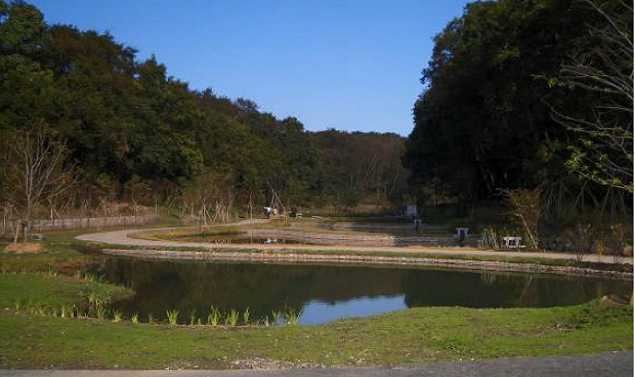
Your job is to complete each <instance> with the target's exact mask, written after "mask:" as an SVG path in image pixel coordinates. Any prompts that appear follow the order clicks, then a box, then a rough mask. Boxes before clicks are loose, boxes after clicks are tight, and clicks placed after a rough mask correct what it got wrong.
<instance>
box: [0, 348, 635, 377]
mask: <svg viewBox="0 0 635 377" xmlns="http://www.w3.org/2000/svg"><path fill="white" fill-rule="evenodd" d="M115 376H121V377H133V376H135V377H136V376H140V377H269V376H272V377H273V376H280V377H291V376H298V377H352V376H361V377H415V376H421V377H432V376H438V377H490V376H492V377H499V376H500V377H507V376H517V377H539V376H540V377H542V376H558V377H587V376H588V377H630V376H633V352H632V351H626V352H611V353H602V354H595V355H579V356H559V357H520V358H513V359H491V360H477V361H462V362H455V363H431V364H424V365H408V366H396V367H373V368H324V369H290V370H229V371H207V370H206V371H203V370H200V371H198V370H185V371H173V370H171V371H164V370H157V371H98V370H91V371H88V370H87V371H70V370H50V371H49V370H42V371H28V370H26V371H13V370H0V377H115Z"/></svg>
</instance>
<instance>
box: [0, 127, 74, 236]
mask: <svg viewBox="0 0 635 377" xmlns="http://www.w3.org/2000/svg"><path fill="white" fill-rule="evenodd" d="M3 143H4V146H3V149H2V165H3V167H4V169H3V170H4V176H5V184H6V187H7V192H6V195H7V199H8V201H9V202H10V203H11V204H12V205H13V206H14V207H15V208H16V209H17V212H18V214H19V216H20V222H19V224H16V227H15V236H14V242H17V241H18V239H19V234H20V230H22V233H23V238H24V240H25V241H26V240H27V239H28V236H29V232H30V228H31V222H32V220H33V214H34V210H35V208H36V207H38V206H39V205H41V204H42V203H44V202H46V201H50V200H52V199H53V198H55V197H56V196H58V195H60V194H61V193H62V192H64V191H65V190H66V189H68V188H69V187H70V185H71V183H72V174H71V170H72V169H71V168H70V167H69V166H65V165H64V164H65V161H66V156H67V149H66V145H65V144H64V142H63V141H61V139H60V138H59V137H57V136H56V135H55V134H54V132H53V131H52V130H50V129H49V128H48V127H47V126H46V125H45V124H43V123H40V124H38V125H36V126H34V127H32V128H29V129H20V130H15V131H13V132H12V133H11V134H10V135H9V136H8V137H7V138H5V140H4V142H3Z"/></svg>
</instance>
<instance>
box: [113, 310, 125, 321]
mask: <svg viewBox="0 0 635 377" xmlns="http://www.w3.org/2000/svg"><path fill="white" fill-rule="evenodd" d="M112 317H113V318H112V321H113V322H121V319H122V317H123V315H122V314H121V312H120V311H119V310H115V311H114V312H113V313H112Z"/></svg>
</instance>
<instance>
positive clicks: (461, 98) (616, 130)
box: [404, 0, 633, 221]
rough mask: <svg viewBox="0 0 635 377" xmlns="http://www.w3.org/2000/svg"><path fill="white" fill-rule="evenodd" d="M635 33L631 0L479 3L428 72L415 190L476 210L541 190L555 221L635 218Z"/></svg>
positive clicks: (442, 38) (449, 30) (416, 133)
mask: <svg viewBox="0 0 635 377" xmlns="http://www.w3.org/2000/svg"><path fill="white" fill-rule="evenodd" d="M632 23H633V9H632V2H629V1H622V0H593V1H585V0H524V1H515V0H499V1H488V2H474V3H471V4H468V6H466V8H465V11H464V13H463V15H462V16H461V17H458V18H456V19H454V20H453V21H451V22H450V23H449V24H448V25H447V27H446V28H445V29H444V30H443V31H441V32H440V33H439V34H438V35H437V36H436V38H435V47H434V51H433V55H432V58H431V60H430V62H429V63H428V66H427V68H425V69H424V70H423V77H422V79H421V81H422V83H423V86H424V90H423V92H422V94H421V95H420V97H419V98H418V100H417V101H416V103H415V105H414V121H415V127H414V129H413V131H412V133H411V135H410V136H409V138H408V141H407V146H406V153H405V156H404V164H405V166H406V167H407V168H408V169H409V170H410V171H411V172H412V180H413V183H414V184H415V185H417V186H422V187H427V188H428V190H429V191H433V192H439V191H440V192H443V193H445V194H446V195H449V196H454V197H457V198H460V200H461V201H465V202H468V203H474V202H478V201H482V200H500V199H501V198H504V197H505V194H504V193H505V192H506V190H517V189H525V190H538V191H539V192H540V195H538V196H536V197H537V198H540V200H541V203H540V206H541V211H542V215H541V216H542V217H543V218H546V219H549V218H551V220H552V221H554V220H555V219H559V220H562V219H567V218H569V219H570V218H571V217H576V216H579V215H580V214H581V213H587V214H588V213H589V211H596V212H601V213H614V214H616V213H619V214H622V215H624V214H628V213H630V210H629V208H632V206H631V203H632V192H633V154H632V150H633V134H632V132H633V34H632ZM577 220H580V219H579V218H577Z"/></svg>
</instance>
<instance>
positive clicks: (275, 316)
mask: <svg viewBox="0 0 635 377" xmlns="http://www.w3.org/2000/svg"><path fill="white" fill-rule="evenodd" d="M271 317H272V322H271V323H272V324H274V325H275V324H278V323H279V322H280V312H279V311H277V310H271Z"/></svg>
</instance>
